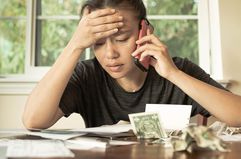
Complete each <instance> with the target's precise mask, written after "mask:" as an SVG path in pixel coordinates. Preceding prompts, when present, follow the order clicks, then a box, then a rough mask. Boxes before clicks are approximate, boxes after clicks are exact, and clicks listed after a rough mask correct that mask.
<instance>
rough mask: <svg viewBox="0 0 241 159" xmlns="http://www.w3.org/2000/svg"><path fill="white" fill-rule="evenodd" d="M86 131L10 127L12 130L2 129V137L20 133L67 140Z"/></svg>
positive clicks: (0, 134) (0, 131)
mask: <svg viewBox="0 0 241 159" xmlns="http://www.w3.org/2000/svg"><path fill="white" fill-rule="evenodd" d="M85 134H86V133H79V132H73V131H69V130H61V129H60V130H53V129H46V130H41V129H34V131H28V130H25V129H10V130H0V138H1V136H3V137H8V136H9V137H11V136H19V135H32V136H40V137H42V138H47V139H59V140H67V139H71V138H74V137H78V136H82V135H85Z"/></svg>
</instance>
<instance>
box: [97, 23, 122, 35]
mask: <svg viewBox="0 0 241 159" xmlns="http://www.w3.org/2000/svg"><path fill="white" fill-rule="evenodd" d="M123 25H124V23H123V22H118V23H110V24H104V25H99V26H96V27H93V28H92V32H93V33H99V32H105V31H109V30H113V29H116V28H120V27H122V26H123Z"/></svg>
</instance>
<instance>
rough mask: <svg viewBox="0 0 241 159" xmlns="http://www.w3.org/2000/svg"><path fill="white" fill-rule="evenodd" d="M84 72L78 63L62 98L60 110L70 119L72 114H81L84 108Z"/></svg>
mask: <svg viewBox="0 0 241 159" xmlns="http://www.w3.org/2000/svg"><path fill="white" fill-rule="evenodd" d="M81 77H84V71H83V68H82V65H81V64H79V63H78V65H77V66H76V68H75V70H74V72H73V74H72V76H71V78H70V80H69V82H68V84H67V86H66V88H65V90H64V93H63V95H62V97H61V100H60V103H59V108H60V109H61V110H62V112H63V113H64V114H65V115H64V116H65V117H68V116H69V115H70V114H72V113H80V109H81V108H82V107H83V105H84V104H83V92H84V91H83V89H84V88H83V87H82V85H83V83H84V79H83V78H81Z"/></svg>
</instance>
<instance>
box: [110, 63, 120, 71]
mask: <svg viewBox="0 0 241 159" xmlns="http://www.w3.org/2000/svg"><path fill="white" fill-rule="evenodd" d="M122 66H123V65H121V64H120V65H119V64H118V65H108V66H107V67H108V68H109V69H110V71H111V72H120V71H121V67H122Z"/></svg>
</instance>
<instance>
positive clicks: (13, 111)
mask: <svg viewBox="0 0 241 159" xmlns="http://www.w3.org/2000/svg"><path fill="white" fill-rule="evenodd" d="M26 99H27V95H0V129H10V128H16V129H17V128H24V126H23V124H22V120H21V116H22V113H23V110H24V105H25V101H26ZM83 127H84V122H83V119H82V117H81V116H80V115H78V114H72V115H71V116H70V117H68V118H65V117H63V118H62V119H60V120H59V121H58V122H57V123H56V124H55V125H54V126H53V127H51V128H53V129H58V128H65V129H68V128H83Z"/></svg>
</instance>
